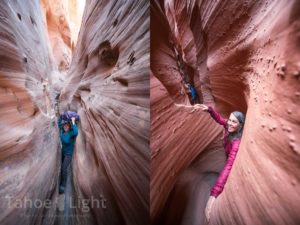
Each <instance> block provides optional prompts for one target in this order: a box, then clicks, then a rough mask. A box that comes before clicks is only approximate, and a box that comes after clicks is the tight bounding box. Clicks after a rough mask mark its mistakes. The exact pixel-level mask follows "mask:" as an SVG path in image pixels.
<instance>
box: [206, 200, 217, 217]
mask: <svg viewBox="0 0 300 225" xmlns="http://www.w3.org/2000/svg"><path fill="white" fill-rule="evenodd" d="M215 200H216V198H215V197H214V196H210V197H209V199H208V201H207V204H206V207H205V217H206V220H207V222H209V220H210V212H211V209H212V206H213V204H214V202H215Z"/></svg>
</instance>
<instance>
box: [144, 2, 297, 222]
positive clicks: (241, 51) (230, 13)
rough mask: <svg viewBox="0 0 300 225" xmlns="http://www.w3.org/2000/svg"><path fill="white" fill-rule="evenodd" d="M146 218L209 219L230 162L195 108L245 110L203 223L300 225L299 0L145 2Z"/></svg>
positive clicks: (218, 136) (217, 131)
mask: <svg viewBox="0 0 300 225" xmlns="http://www.w3.org/2000/svg"><path fill="white" fill-rule="evenodd" d="M150 15H151V24H150V30H151V38H150V46H151V51H150V68H151V72H150V93H151V95H150V114H151V125H150V127H151V128H150V133H151V138H150V148H151V155H150V157H151V164H150V177H151V179H150V203H151V204H150V219H151V222H152V224H155V225H162V224H163V225H200V224H207V221H206V220H205V214H204V211H205V207H206V203H207V200H208V198H209V195H210V189H211V187H212V186H213V184H214V182H215V180H216V179H217V177H218V174H219V172H220V171H221V170H222V169H223V167H224V165H225V161H226V156H225V151H224V147H223V142H222V137H223V134H222V133H223V127H222V126H220V125H219V124H217V123H215V122H214V121H213V120H212V118H211V117H210V116H209V114H208V113H207V112H203V111H201V110H195V109H194V107H193V106H192V104H191V102H190V101H189V96H188V94H187V93H186V92H185V87H184V82H183V81H184V80H189V81H190V82H192V83H193V84H194V86H195V88H196V90H197V93H198V95H199V98H200V99H201V102H202V103H203V104H206V105H210V106H212V107H214V108H215V109H216V110H217V111H218V112H219V113H220V114H221V115H222V116H224V117H227V118H228V117H229V115H230V113H231V112H233V111H236V110H237V111H241V112H243V113H245V114H246V122H245V127H244V132H243V137H242V139H241V144H240V147H239V152H238V154H237V157H236V159H235V162H234V165H233V168H232V170H231V173H230V175H229V178H228V181H227V183H226V185H225V188H224V190H223V192H222V193H221V195H220V196H219V197H218V198H217V199H216V201H215V203H214V205H213V208H212V211H211V215H210V221H209V223H208V224H213V225H221V224H223V225H229V224H230V225H234V224H236V225H243V224H245V225H266V224H269V225H271V224H272V225H275V224H276V225H283V224H286V225H297V224H300V214H299V212H298V211H299V207H300V186H299V185H300V176H299V173H300V163H299V161H300V143H299V139H300V110H299V105H300V83H299V82H300V18H299V17H300V2H299V1H297V0H289V1H285V0H275V1H271V0H257V1H249V0H242V1H229V0H224V1H218V0H216V1H208V0H193V1H180V0H164V1H163V0H153V1H151V6H150Z"/></svg>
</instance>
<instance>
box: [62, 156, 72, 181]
mask: <svg viewBox="0 0 300 225" xmlns="http://www.w3.org/2000/svg"><path fill="white" fill-rule="evenodd" d="M71 162H72V155H68V154H62V164H61V176H60V185H61V186H63V187H66V183H67V177H68V168H69V166H70V164H71Z"/></svg>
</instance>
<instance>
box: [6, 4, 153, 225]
mask: <svg viewBox="0 0 300 225" xmlns="http://www.w3.org/2000/svg"><path fill="white" fill-rule="evenodd" d="M74 2H75V1H73V0H70V1H62V2H61V1H44V0H43V1H41V2H40V1H37V0H35V1H17V0H15V1H1V3H0V27H1V29H0V48H1V52H0V59H1V60H0V86H1V89H0V90H1V94H0V98H1V103H0V104H1V109H0V114H1V121H0V127H1V142H0V143H1V144H0V181H1V182H0V199H1V200H0V208H1V212H0V223H1V224H5V225H10V224H18V223H20V221H22V224H28V225H31V224H54V223H55V224H59V223H60V222H61V221H57V216H56V210H57V209H56V208H57V199H58V186H57V185H58V178H59V169H60V159H61V150H60V143H59V136H58V131H57V122H56V121H57V118H56V117H55V105H56V101H58V102H59V109H60V110H61V111H62V110H66V109H72V110H76V111H77V112H78V113H79V114H80V116H81V122H80V124H79V136H78V137H77V141H76V149H75V154H74V156H73V163H72V173H71V176H70V177H71V178H72V179H71V181H70V182H69V183H70V184H71V185H70V186H69V187H68V189H69V190H70V191H69V192H68V193H66V196H69V197H71V198H72V199H73V200H74V201H75V202H76V203H80V202H81V200H82V199H85V200H91V199H100V198H102V199H104V200H105V207H102V205H101V206H100V207H94V208H92V207H91V205H90V208H89V210H88V211H87V210H86V209H85V208H82V206H78V207H75V208H73V209H72V210H65V211H68V213H70V214H67V215H64V216H72V220H68V224H147V221H149V216H148V211H149V209H148V208H149V206H148V204H149V200H148V199H149V196H148V193H149V172H148V171H149V168H148V165H149V155H148V152H149V141H148V140H149V137H148V132H149V88H148V87H149V76H148V73H149V72H148V71H149V70H148V69H149V21H150V19H149V12H148V9H149V3H148V2H147V1H139V2H138V3H134V2H133V1H126V2H121V1H96V0H95V1H93V0H90V1H87V3H86V7H85V11H84V13H83V19H82V27H81V30H80V32H79V37H78V40H77V37H76V32H78V29H79V28H78V23H79V25H80V22H78V21H77V22H76V21H75V20H72V18H73V19H74V14H76V13H77V12H80V10H79V11H76V9H74V8H73V9H72V7H73V6H74V4H75V3H74ZM77 2H78V1H77ZM78 4H79V3H78ZM75 8H76V7H75ZM79 16H80V13H79ZM75 17H76V16H75ZM74 21H75V22H74ZM72 23H73V25H72ZM74 24H75V25H74ZM76 24H77V25H76ZM74 26H75V28H74ZM76 26H77V28H76ZM76 29H77V31H76ZM72 43H73V44H72ZM75 44H76V46H75ZM72 52H73V54H72ZM59 94H60V98H58V97H59ZM26 200H31V201H32V202H33V203H36V204H38V207H28V205H26V204H29V202H27V203H26ZM46 200H49V201H50V202H51V203H52V204H51V206H50V207H45V205H42V206H39V203H40V202H41V201H42V202H43V203H44V204H45V201H46ZM66 205H67V204H65V206H66ZM65 222H66V220H65Z"/></svg>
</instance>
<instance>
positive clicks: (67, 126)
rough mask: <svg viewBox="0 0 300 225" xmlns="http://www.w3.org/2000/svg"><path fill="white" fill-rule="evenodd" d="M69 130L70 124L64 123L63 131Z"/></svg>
mask: <svg viewBox="0 0 300 225" xmlns="http://www.w3.org/2000/svg"><path fill="white" fill-rule="evenodd" d="M69 130H70V125H69V124H65V125H64V131H65V132H68V131H69Z"/></svg>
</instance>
